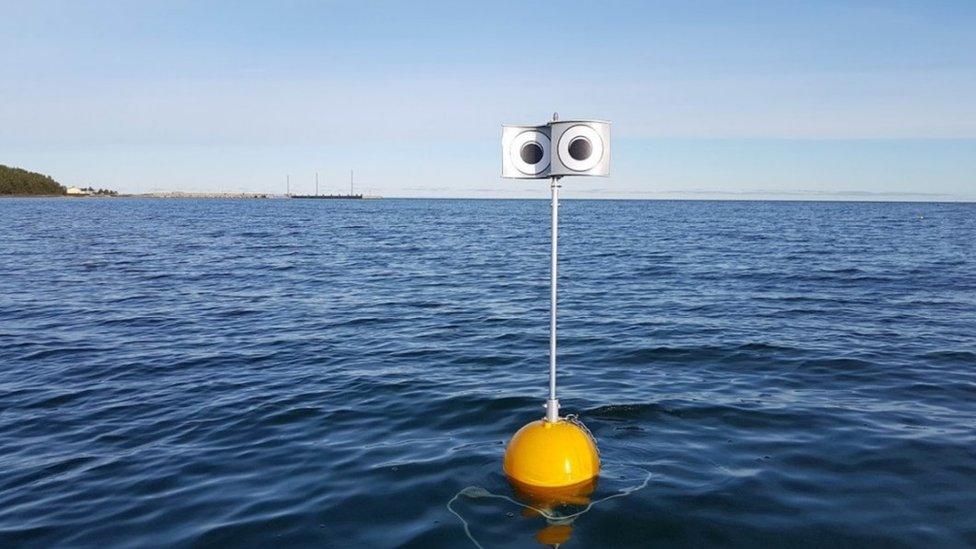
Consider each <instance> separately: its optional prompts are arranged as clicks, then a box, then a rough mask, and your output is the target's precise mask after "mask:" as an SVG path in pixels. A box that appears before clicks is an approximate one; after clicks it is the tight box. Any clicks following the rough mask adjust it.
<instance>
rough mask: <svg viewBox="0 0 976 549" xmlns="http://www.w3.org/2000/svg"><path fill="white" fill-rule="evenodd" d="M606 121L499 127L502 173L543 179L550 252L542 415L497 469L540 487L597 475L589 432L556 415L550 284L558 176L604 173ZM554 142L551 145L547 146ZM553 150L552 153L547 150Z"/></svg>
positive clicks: (579, 482)
mask: <svg viewBox="0 0 976 549" xmlns="http://www.w3.org/2000/svg"><path fill="white" fill-rule="evenodd" d="M609 126H610V125H609V123H608V122H601V121H565V122H559V117H558V115H557V114H553V119H552V122H550V123H549V124H547V125H544V126H503V129H502V177H514V178H527V179H541V178H544V177H549V179H550V185H549V187H550V194H551V205H550V207H551V211H552V222H551V224H552V225H551V229H552V233H551V250H550V254H551V255H550V269H549V274H550V279H549V283H550V294H549V300H550V305H549V398H548V399H547V400H546V405H545V408H546V415H545V417H544V418H542V419H538V420H534V421H532V422H530V423H528V424H527V425H525V426H524V427H522V428H521V429H519V430H518V432H516V433H515V435H514V436H513V437H512V439H511V440H510V441H509V443H508V446H507V447H506V449H505V459H504V463H503V465H502V469H503V470H504V472H505V474H506V475H507V476H508V478H509V479H510V480H511V481H513V484H515V485H516V486H519V487H522V488H526V487H528V488H530V489H531V488H538V489H543V490H551V489H560V488H566V487H575V486H592V485H593V482H594V480H595V479H596V477H597V476H599V474H600V453H599V451H598V450H597V446H596V441H595V440H594V439H593V437H592V435H591V434H590V432H589V430H588V429H586V427H585V426H583V424H582V423H581V422H579V420H577V419H575V418H574V417H560V415H559V399H558V398H557V397H556V317H557V315H556V301H557V291H556V287H557V286H556V282H557V279H558V268H559V180H560V178H561V177H562V176H563V175H609V170H610V163H609V162H610V154H609V153H610V139H609V137H610V133H609V132H610V128H609ZM553 142H555V147H553V146H552V145H553ZM552 149H555V151H556V152H555V153H551V152H550V151H552Z"/></svg>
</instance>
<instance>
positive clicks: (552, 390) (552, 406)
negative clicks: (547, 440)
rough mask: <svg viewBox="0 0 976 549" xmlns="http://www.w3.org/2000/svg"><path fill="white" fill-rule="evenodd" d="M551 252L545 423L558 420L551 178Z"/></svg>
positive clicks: (555, 225)
mask: <svg viewBox="0 0 976 549" xmlns="http://www.w3.org/2000/svg"><path fill="white" fill-rule="evenodd" d="M550 188H551V189H552V250H551V254H550V258H549V260H550V264H549V400H548V401H547V402H546V421H549V422H551V423H555V422H556V421H558V420H559V400H558V399H557V398H556V279H557V275H558V266H557V264H558V261H559V179H558V178H556V177H553V178H552V182H551V185H550Z"/></svg>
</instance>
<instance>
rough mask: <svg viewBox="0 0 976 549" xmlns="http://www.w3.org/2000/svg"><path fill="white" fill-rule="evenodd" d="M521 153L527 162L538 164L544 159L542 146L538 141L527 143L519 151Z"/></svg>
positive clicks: (523, 159)
mask: <svg viewBox="0 0 976 549" xmlns="http://www.w3.org/2000/svg"><path fill="white" fill-rule="evenodd" d="M519 155H521V157H522V161H523V162H525V163H526V164H538V163H539V161H540V160H542V147H540V146H539V144H538V143H526V144H525V145H523V146H522V150H521V151H519Z"/></svg>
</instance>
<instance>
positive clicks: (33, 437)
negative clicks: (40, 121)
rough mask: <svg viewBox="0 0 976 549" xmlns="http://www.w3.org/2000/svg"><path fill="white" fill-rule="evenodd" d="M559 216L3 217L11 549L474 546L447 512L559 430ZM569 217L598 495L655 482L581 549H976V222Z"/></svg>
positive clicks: (583, 404) (578, 390)
mask: <svg viewBox="0 0 976 549" xmlns="http://www.w3.org/2000/svg"><path fill="white" fill-rule="evenodd" d="M548 207H549V206H548V202H547V201H543V200H536V201H515V200H501V201H486V200H471V201H464V200H379V201H325V200H322V201H313V200H309V201H303V200H253V201H248V200H161V199H156V200H151V199H145V200H143V199H77V200H67V199H9V200H0V546H6V547H13V546H36V547H49V546H98V547H102V548H104V547H134V546H142V547H163V546H195V547H269V546H280V547H284V546H316V547H396V546H406V547H425V548H427V547H474V546H475V545H474V543H473V542H472V540H471V539H469V537H468V536H467V535H465V533H464V530H463V529H462V523H461V521H459V520H458V519H457V517H455V516H454V515H452V514H451V513H450V512H449V511H448V509H447V507H446V504H447V503H448V501H449V500H451V498H452V497H454V496H455V495H456V494H458V492H459V491H460V490H462V489H463V488H464V487H466V486H471V485H475V486H480V487H483V488H484V489H485V490H487V491H488V492H489V493H492V494H501V495H507V496H513V495H514V494H513V492H512V489H511V488H510V487H509V485H508V484H507V482H506V481H505V478H504V476H503V475H502V473H501V459H502V454H503V452H504V445H505V442H506V441H507V439H508V437H509V436H511V434H512V433H513V432H514V431H515V430H517V429H518V428H519V427H520V426H521V425H522V424H524V423H526V422H528V421H530V420H532V419H536V418H538V417H541V415H542V412H543V410H542V404H543V402H544V399H545V396H546V381H547V380H546V373H547V368H548V362H547V350H548V307H549V304H548V268H549V260H548V252H549V248H548V238H549V225H548ZM562 221H563V226H562V232H561V242H560V245H561V252H562V258H561V261H562V262H561V271H560V275H561V277H560V284H561V286H560V291H561V293H560V330H561V332H560V364H561V367H560V392H561V394H560V398H561V400H562V403H563V406H564V410H565V411H567V412H575V413H578V414H580V416H581V418H582V419H583V420H584V421H585V422H586V424H587V425H588V427H589V428H590V429H591V430H592V432H593V433H594V435H595V436H596V439H597V440H598V442H599V446H600V450H601V453H602V458H603V461H604V466H605V472H604V475H603V477H602V478H601V479H600V483H599V485H598V487H597V491H596V492H595V493H594V494H593V498H594V499H598V498H601V497H605V496H608V495H612V494H614V493H619V492H620V491H621V490H623V489H625V488H627V487H628V486H632V485H634V484H636V483H639V482H640V480H641V479H642V478H643V477H644V475H645V472H646V473H649V474H650V475H651V476H650V482H649V484H648V486H647V487H646V488H644V489H642V490H639V491H636V492H634V493H632V494H630V495H628V496H626V497H620V498H615V499H610V500H607V501H604V502H601V503H599V504H597V505H595V506H594V507H593V508H592V509H590V510H589V511H588V512H587V513H585V514H583V515H582V516H580V517H578V518H577V519H576V520H575V521H574V522H573V523H572V524H571V525H570V526H571V533H570V536H571V537H570V538H569V540H568V541H566V542H565V543H564V545H563V546H564V547H567V548H568V547H648V546H673V547H682V546H686V547H701V546H711V545H716V546H745V547H783V546H788V547H824V546H829V547H831V548H838V547H866V546H877V547H899V546H904V547H908V546H913V547H932V546H946V547H950V546H960V547H961V546H967V545H976V205H973V204H893V203H811V202H807V203H802V202H800V203H783V202H639V201H572V200H568V201H565V202H564V203H563V207H562ZM452 508H453V509H455V510H456V511H457V512H458V513H459V514H460V515H461V517H463V518H464V519H465V520H466V521H467V522H468V523H469V527H470V531H471V535H472V537H473V538H474V540H475V541H476V542H477V543H480V544H482V545H483V546H484V547H532V546H536V545H537V544H538V543H539V542H538V540H537V538H539V533H540V531H543V530H544V529H545V528H546V527H547V523H546V521H545V519H543V518H541V517H538V516H535V515H533V513H530V512H524V511H523V510H522V509H521V508H519V507H518V506H516V505H514V504H512V503H510V502H507V501H505V500H501V499H493V498H470V497H466V496H461V497H459V498H458V499H457V500H455V503H454V504H453V507H452ZM540 539H543V538H540Z"/></svg>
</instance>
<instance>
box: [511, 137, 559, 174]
mask: <svg viewBox="0 0 976 549" xmlns="http://www.w3.org/2000/svg"><path fill="white" fill-rule="evenodd" d="M550 148H551V142H550V141H549V136H547V135H546V134H544V133H542V132H540V131H537V130H526V131H524V132H522V133H520V134H518V135H517V136H515V139H512V144H511V145H510V146H509V149H508V151H509V158H510V159H511V161H512V165H513V166H515V169H516V170H518V171H519V172H521V173H523V174H525V175H539V174H540V173H542V172H544V171H546V169H547V168H549V161H550V156H549V154H550Z"/></svg>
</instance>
